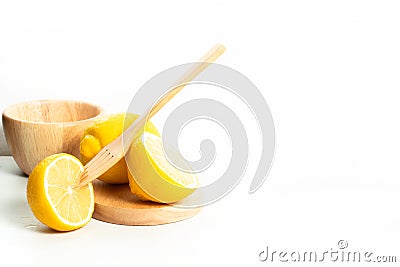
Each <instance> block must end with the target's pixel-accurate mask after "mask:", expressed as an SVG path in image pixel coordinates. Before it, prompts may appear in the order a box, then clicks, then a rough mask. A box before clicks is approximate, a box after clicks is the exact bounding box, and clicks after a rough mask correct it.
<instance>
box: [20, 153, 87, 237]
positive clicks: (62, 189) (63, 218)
mask: <svg viewBox="0 0 400 267" xmlns="http://www.w3.org/2000/svg"><path fill="white" fill-rule="evenodd" d="M82 171H83V165H82V163H81V162H80V161H79V160H78V159H77V158H75V157H74V156H72V155H69V154H64V153H62V154H55V155H52V156H49V157H47V158H45V159H44V160H42V161H41V162H40V163H39V164H38V165H37V166H36V167H35V168H34V170H33V171H32V173H31V175H30V176H29V178H28V185H27V199H28V203H29V206H30V207H31V209H32V212H33V214H34V215H35V217H36V218H37V219H38V220H39V221H41V222H42V223H43V224H45V225H47V226H48V227H50V228H52V229H54V230H58V231H71V230H75V229H78V228H80V227H82V226H84V225H86V224H87V223H88V222H89V221H90V219H91V218H92V214H93V211H94V194H93V187H92V184H91V183H89V184H87V185H85V186H83V187H80V188H77V185H78V183H79V180H78V179H79V175H80V173H81V172H82Z"/></svg>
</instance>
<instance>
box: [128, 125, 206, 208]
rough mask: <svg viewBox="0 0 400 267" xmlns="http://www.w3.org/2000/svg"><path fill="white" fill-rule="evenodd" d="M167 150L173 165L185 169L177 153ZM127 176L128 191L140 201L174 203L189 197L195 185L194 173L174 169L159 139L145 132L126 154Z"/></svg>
mask: <svg viewBox="0 0 400 267" xmlns="http://www.w3.org/2000/svg"><path fill="white" fill-rule="evenodd" d="M168 149H169V152H170V153H169V155H170V156H171V154H172V155H173V159H170V160H173V161H172V162H175V163H177V161H179V163H180V165H181V164H183V165H181V166H185V169H188V168H189V166H188V165H187V163H186V161H185V160H184V159H183V158H182V157H181V156H180V154H179V153H178V152H177V151H175V150H173V149H171V148H168ZM126 159H127V162H128V177H129V186H130V189H131V192H132V193H134V194H135V195H137V196H138V197H139V198H140V199H142V200H151V201H155V202H159V203H173V202H177V201H179V200H182V199H183V198H185V197H187V196H188V195H190V194H191V193H192V192H193V191H194V190H195V189H196V188H197V186H198V180H197V176H196V175H195V174H192V173H189V172H184V171H181V170H179V169H177V168H175V167H174V166H173V165H172V164H171V163H170V162H169V161H168V159H167V158H166V157H165V155H164V150H163V143H162V139H161V138H160V137H159V136H157V135H154V134H151V133H148V132H144V133H143V134H142V135H141V136H139V137H138V138H137V139H136V140H135V141H134V142H133V143H132V145H131V147H130V149H129V150H128V152H127V155H126Z"/></svg>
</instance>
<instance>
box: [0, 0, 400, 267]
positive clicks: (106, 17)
mask: <svg viewBox="0 0 400 267" xmlns="http://www.w3.org/2000/svg"><path fill="white" fill-rule="evenodd" d="M217 42H220V43H223V44H224V45H226V47H227V48H228V50H227V52H226V53H225V55H223V57H221V59H220V60H219V61H218V62H219V63H222V64H225V65H228V66H230V67H233V68H235V69H236V70H238V71H240V72H242V73H243V74H245V75H246V76H248V77H249V78H250V79H251V80H252V81H253V82H254V83H255V84H256V85H258V87H259V89H260V90H261V92H262V93H263V95H264V97H265V98H266V100H267V102H268V104H269V106H270V109H271V111H272V113H273V116H274V121H275V126H276V134H277V151H276V156H275V162H274V165H273V168H272V170H271V173H270V175H269V177H268V179H267V181H266V182H265V184H264V185H263V187H261V189H260V190H259V191H257V192H256V193H255V194H254V195H248V194H247V190H248V187H249V185H250V180H251V178H252V174H253V173H254V166H250V167H251V168H250V169H249V172H248V173H247V175H246V176H245V177H244V178H243V182H242V183H241V184H239V186H238V187H237V188H236V189H235V190H234V191H233V192H232V193H231V194H230V195H228V197H226V198H224V199H223V200H222V201H220V202H218V203H216V204H215V205H212V206H209V207H206V208H205V209H204V210H203V212H202V213H201V214H199V215H198V216H196V217H195V218H192V219H191V220H188V221H186V222H182V223H177V224H172V225H167V226H161V227H150V228H146V227H137V228H135V227H131V228H129V227H121V226H111V225H109V224H104V223H100V222H97V221H94V220H93V221H92V222H91V223H90V224H89V225H88V226H87V227H85V228H84V229H81V230H79V231H76V232H73V233H70V234H64V235H49V234H46V233H43V232H42V231H29V229H28V228H26V225H24V223H25V224H29V223H32V222H34V220H33V219H32V218H31V217H32V215H31V214H30V213H29V208H27V206H26V203H25V204H24V203H23V202H22V201H23V200H24V190H25V188H24V185H25V180H24V179H25V178H15V180H13V182H12V184H13V188H12V189H10V190H7V193H6V194H3V195H2V196H3V200H2V201H3V206H2V209H1V210H0V211H1V214H2V217H3V218H2V219H3V220H4V221H6V222H7V223H4V224H2V225H3V227H4V231H2V236H0V240H1V245H2V250H3V249H4V247H6V248H7V249H6V250H3V251H5V253H4V254H3V253H2V255H4V257H3V259H0V260H3V261H4V262H7V261H9V260H13V261H16V263H21V262H24V263H25V264H28V265H29V263H31V265H40V264H44V265H47V264H51V265H53V264H58V263H56V261H60V262H61V265H64V264H65V265H68V264H73V263H77V264H78V263H80V264H86V266H87V265H88V264H90V263H93V264H96V265H97V266H99V265H101V264H103V265H104V266H109V263H112V262H114V263H116V264H124V266H147V265H155V264H157V265H158V266H191V265H199V266H200V265H202V264H214V265H216V264H220V265H222V264H224V265H229V264H232V265H233V264H241V265H242V266H248V265H260V266H261V265H264V266H265V265H267V264H269V263H266V262H264V263H262V262H259V261H258V254H259V252H260V251H261V250H263V249H265V247H266V246H267V245H269V246H270V249H275V250H284V249H287V250H300V251H304V250H317V251H324V250H329V249H330V248H336V243H337V241H338V240H339V239H345V240H347V241H348V242H349V247H350V248H351V249H353V250H370V251H374V252H376V254H380V255H396V253H398V248H399V245H400V243H399V240H400V227H399V225H400V213H399V203H400V195H399V189H400V182H399V179H400V171H399V161H400V153H399V151H400V124H399V114H400V105H399V97H400V94H399V93H398V92H399V89H400V79H399V73H400V3H399V2H398V1H378V0H375V1H364V0H358V1H356V0H347V1H339V0H336V1H321V0H315V1H305V0H304V1H301V0H298V1H257V2H256V1H242V2H238V1H218V0H214V1H195V2H189V1H175V0H169V1H140V2H139V1H63V2H61V1H5V0H1V1H0V92H1V96H0V109H1V110H3V109H4V108H5V107H6V106H8V105H10V104H12V103H15V102H19V101H25V100H31V99H49V98H68V99H78V100H85V101H89V102H94V103H97V104H100V105H102V106H104V107H105V108H106V111H107V112H115V111H125V110H126V109H127V107H128V104H129V102H130V99H131V98H132V96H133V95H134V93H135V91H136V90H137V89H138V88H139V87H140V86H141V85H142V84H143V83H144V82H145V81H146V80H147V79H149V78H150V77H152V76H153V75H155V74H156V73H158V72H160V71H162V70H164V69H166V68H168V67H171V66H174V65H177V64H182V63H186V62H190V61H193V60H196V59H198V57H199V56H200V55H202V53H204V52H205V51H206V50H207V49H208V48H209V47H210V46H212V45H213V44H214V43H217ZM252 134H254V132H253V133H252ZM5 150H6V149H5V144H4V140H1V139H0V152H1V153H5ZM252 157H253V158H252V160H253V162H256V160H257V159H256V158H255V156H254V155H253V156H252ZM5 162H6V163H7V164H6V163H3V165H1V166H0V169H2V171H4V172H7V171H10V170H12V171H13V172H14V171H15V166H14V165H12V164H11V163H10V162H11V161H5ZM10 164H11V165H10ZM6 165H7V167H5V166H6ZM10 166H11V167H10ZM0 178H2V177H0ZM4 179H5V178H4ZM8 179H10V178H8ZM0 180H1V179H0ZM2 183H4V184H7V185H9V184H10V183H8V182H7V183H6V182H5V180H3V181H2ZM12 190H14V191H12ZM3 191H5V190H3ZM12 194H15V197H11V195H12ZM15 199H17V200H18V201H21V202H20V206H16V207H15V208H13V207H14V206H12V204H13V203H14V202H13V201H14V200H15ZM7 200H9V202H7ZM17 200H16V201H17ZM4 203H5V204H4ZM8 203H10V204H8ZM18 203H19V202H18ZM7 205H9V206H7ZM24 216H25V217H24ZM10 218H11V219H10ZM21 218H27V219H25V220H26V221H25V222H24V221H23V220H22V221H21ZM31 221H32V222H31ZM24 226H25V227H24ZM20 228H22V230H21V229H20ZM27 229H28V230H27ZM69 252H71V254H69ZM62 253H65V256H63V257H62V256H60V255H61V254H62ZM397 258H398V261H400V254H397ZM9 264H10V265H11V263H9ZM2 265H3V264H2ZM281 265H282V266H284V265H288V263H286V264H285V263H282V264H281ZM334 265H338V264H337V263H336V264H334ZM369 265H371V266H372V265H373V264H369ZM237 266H238V265H237ZM294 266H301V264H299V263H296V264H294Z"/></svg>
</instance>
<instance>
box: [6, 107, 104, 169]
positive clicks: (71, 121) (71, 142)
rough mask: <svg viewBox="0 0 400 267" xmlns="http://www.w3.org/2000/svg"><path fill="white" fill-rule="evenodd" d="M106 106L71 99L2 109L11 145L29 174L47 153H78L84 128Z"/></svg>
mask: <svg viewBox="0 0 400 267" xmlns="http://www.w3.org/2000/svg"><path fill="white" fill-rule="evenodd" d="M102 113H103V109H102V108H101V107H99V106H96V105H92V104H89V103H85V102H80V101H72V100H39V101H31V102H24V103H18V104H15V105H12V106H9V107H8V108H6V109H5V110H4V112H3V116H2V119H3V128H4V134H5V137H6V140H7V144H8V147H9V149H10V151H11V154H12V156H13V157H14V160H15V161H16V162H17V164H18V166H19V167H20V169H21V170H22V171H23V172H24V173H25V174H27V175H29V174H30V173H31V172H32V170H33V168H34V167H35V166H36V165H37V164H38V163H39V162H40V161H41V160H42V159H44V158H45V157H47V156H50V155H52V154H56V153H62V152H65V153H69V154H72V155H74V156H76V157H78V158H79V157H80V155H79V142H80V138H81V137H82V135H83V131H84V129H85V128H86V127H88V126H89V125H90V124H91V123H92V122H93V121H94V120H95V119H97V118H98V117H100V116H101V115H102Z"/></svg>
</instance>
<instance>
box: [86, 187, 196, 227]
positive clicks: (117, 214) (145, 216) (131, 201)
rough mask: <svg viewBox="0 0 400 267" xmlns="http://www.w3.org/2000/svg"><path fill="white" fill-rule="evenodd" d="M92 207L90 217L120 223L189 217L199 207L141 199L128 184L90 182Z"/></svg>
mask: <svg viewBox="0 0 400 267" xmlns="http://www.w3.org/2000/svg"><path fill="white" fill-rule="evenodd" d="M93 188H94V198H95V207H94V213H93V218H95V219H97V220H100V221H104V222H109V223H114V224H123V225H159V224H166V223H172V222H177V221H181V220H185V219H188V218H190V217H193V216H194V215H195V214H197V213H198V212H199V211H200V208H194V209H185V208H177V207H174V206H173V205H168V204H160V203H154V202H149V201H141V200H140V199H138V198H137V197H136V196H135V195H134V194H132V193H131V192H130V189H129V185H127V184H125V185H109V184H106V183H103V182H101V181H98V180H95V181H94V182H93Z"/></svg>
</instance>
